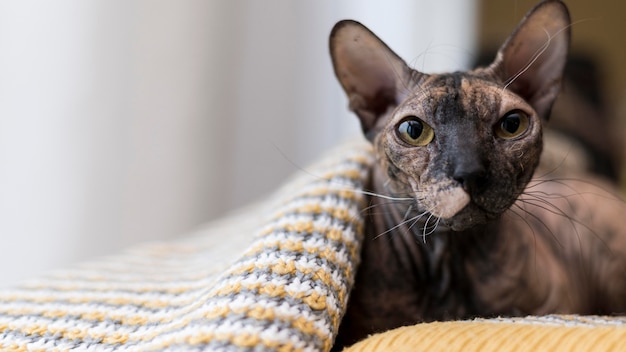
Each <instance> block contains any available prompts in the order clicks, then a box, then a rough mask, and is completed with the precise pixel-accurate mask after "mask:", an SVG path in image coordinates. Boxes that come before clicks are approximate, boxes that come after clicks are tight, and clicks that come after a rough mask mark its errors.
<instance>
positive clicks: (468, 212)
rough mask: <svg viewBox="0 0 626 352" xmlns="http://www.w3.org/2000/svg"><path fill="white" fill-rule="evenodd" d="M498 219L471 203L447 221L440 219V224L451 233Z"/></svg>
mask: <svg viewBox="0 0 626 352" xmlns="http://www.w3.org/2000/svg"><path fill="white" fill-rule="evenodd" d="M497 217H498V214H495V213H490V212H486V211H484V210H481V209H479V208H478V207H477V206H476V205H475V204H473V203H471V204H469V205H467V206H466V207H465V208H463V209H462V210H461V211H459V212H458V213H457V214H456V215H454V216H453V217H451V218H448V219H443V218H442V219H441V220H440V224H441V225H443V226H445V227H447V228H449V229H450V230H452V231H457V232H458V231H464V230H467V229H469V228H472V227H474V226H477V225H482V224H486V223H488V222H489V221H491V220H493V219H495V218H497Z"/></svg>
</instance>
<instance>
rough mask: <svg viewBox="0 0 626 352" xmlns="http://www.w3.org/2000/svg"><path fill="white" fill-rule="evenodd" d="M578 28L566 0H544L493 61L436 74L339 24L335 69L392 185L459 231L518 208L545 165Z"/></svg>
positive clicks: (355, 27)
mask: <svg viewBox="0 0 626 352" xmlns="http://www.w3.org/2000/svg"><path fill="white" fill-rule="evenodd" d="M569 26H570V17H569V13H568V10H567V8H566V6H565V5H564V4H563V3H562V2H561V1H557V0H548V1H544V2H541V3H540V4H538V5H537V6H535V7H534V8H533V9H532V10H530V11H529V13H528V14H527V15H526V17H524V19H523V20H522V21H521V23H520V24H519V25H518V26H517V28H516V29H515V30H514V32H513V33H512V34H511V36H510V37H509V38H508V39H507V40H506V41H505V42H504V44H503V45H502V47H501V48H500V50H499V51H498V53H497V56H496V58H495V60H494V62H493V63H492V64H491V65H490V66H488V67H486V68H479V69H475V70H473V71H468V72H455V73H448V74H426V73H422V72H418V71H416V70H413V69H411V68H409V67H408V66H407V64H406V63H405V62H404V61H403V60H402V59H401V58H399V57H398V56H397V55H396V54H395V53H394V52H393V51H392V50H391V49H389V47H387V46H386V45H385V44H384V43H383V42H382V41H381V40H380V39H379V38H378V37H376V36H375V35H374V34H373V33H372V32H370V31H369V30H368V29H367V28H366V27H364V26H363V25H361V24H360V23H358V22H354V21H341V22H339V23H337V24H336V25H335V27H334V28H333V31H332V33H331V36H330V52H331V57H332V61H333V65H334V69H335V74H336V75H337V78H338V79H339V82H340V83H341V85H342V87H343V88H344V90H345V91H346V93H347V95H348V99H349V102H350V109H351V110H352V111H354V112H355V113H356V114H357V115H358V117H359V119H360V121H361V126H362V128H363V132H364V134H365V135H366V137H367V138H368V139H369V140H370V141H371V142H372V143H373V144H374V147H375V149H376V151H377V154H378V159H379V167H380V168H381V171H382V173H383V174H384V175H385V176H386V177H388V180H387V181H386V182H385V187H386V188H387V191H388V192H390V193H395V194H396V195H401V196H406V195H407V194H410V195H411V196H412V197H414V198H415V200H416V203H417V206H418V208H419V210H421V211H428V212H430V213H431V214H432V215H434V216H436V217H438V218H441V221H442V223H443V224H445V225H447V226H449V227H451V228H452V229H454V230H462V229H464V228H467V227H470V226H473V225H475V224H477V223H481V222H485V221H487V220H488V219H491V218H494V217H497V216H498V215H500V214H501V213H502V212H504V211H505V210H506V209H508V208H509V207H510V206H511V205H512V204H513V202H514V201H515V200H516V199H517V197H518V196H519V195H520V194H521V193H522V192H523V190H524V188H525V186H526V185H527V183H528V181H529V180H530V178H531V176H532V174H533V171H534V169H535V167H536V166H537V163H538V161H539V156H540V154H541V148H542V142H541V124H542V122H543V121H545V120H546V119H547V118H548V115H549V113H550V108H551V106H552V103H553V101H554V99H555V98H556V96H557V94H558V92H559V89H560V83H561V76H562V72H563V67H564V65H565V60H566V56H567V51H568V46H569V37H570V33H569Z"/></svg>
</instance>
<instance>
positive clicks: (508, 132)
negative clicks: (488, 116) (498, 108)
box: [495, 110, 529, 139]
mask: <svg viewBox="0 0 626 352" xmlns="http://www.w3.org/2000/svg"><path fill="white" fill-rule="evenodd" d="M528 121H529V119H528V115H527V114H526V113H525V112H523V111H520V110H513V111H509V112H507V113H506V114H505V115H504V116H503V117H502V118H501V119H500V120H499V121H498V124H497V125H496V129H495V133H496V136H498V137H500V138H502V139H513V138H515V137H517V136H520V135H521V134H522V133H524V132H526V130H527V129H528V125H529V123H528Z"/></svg>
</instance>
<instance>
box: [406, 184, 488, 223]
mask: <svg viewBox="0 0 626 352" xmlns="http://www.w3.org/2000/svg"><path fill="white" fill-rule="evenodd" d="M420 193H421V194H422V195H425V194H428V196H427V197H422V198H421V200H420V201H419V202H418V203H420V205H421V207H423V209H424V210H426V211H427V212H428V213H430V214H432V216H434V217H436V218H438V219H439V221H438V223H439V225H443V226H445V227H448V228H450V229H451V230H453V231H462V230H465V229H467V228H470V227H472V226H475V225H477V224H481V223H486V222H488V221H489V220H492V219H494V218H496V217H497V216H498V215H499V213H498V212H494V211H492V210H490V209H487V208H485V207H484V206H481V205H480V204H479V203H477V202H476V201H474V200H473V199H472V197H471V195H470V194H469V193H468V192H467V191H465V190H464V189H463V187H461V186H456V185H453V184H448V185H447V186H445V187H438V188H437V189H436V190H433V189H431V190H429V191H427V192H420ZM416 194H417V192H416Z"/></svg>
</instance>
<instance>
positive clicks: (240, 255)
mask: <svg viewBox="0 0 626 352" xmlns="http://www.w3.org/2000/svg"><path fill="white" fill-rule="evenodd" d="M371 163H372V155H371V150H370V148H369V146H368V145H366V144H365V143H361V142H359V143H352V144H347V145H344V146H342V147H341V148H340V149H339V150H335V151H334V152H333V153H331V154H330V155H329V156H327V157H326V158H324V159H323V160H322V161H321V162H320V163H318V164H316V165H314V166H312V167H310V168H307V173H306V174H302V175H299V176H297V177H295V178H294V179H293V180H292V181H290V182H289V183H288V184H287V185H286V186H284V187H283V188H281V189H280V190H278V191H277V192H276V193H275V194H274V195H273V196H272V197H269V198H268V199H267V200H264V201H263V202H262V203H260V204H256V205H254V206H252V207H250V208H246V209H242V210H241V211H239V212H238V213H235V214H233V215H231V216H228V217H225V218H224V219H222V220H220V221H218V222H215V223H212V224H210V225H208V226H207V227H206V228H204V229H201V230H200V231H198V233H196V234H192V235H190V236H189V237H187V238H185V239H179V240H173V241H168V242H160V243H148V244H144V245H141V246H138V247H136V248H131V249H129V250H127V251H124V252H123V253H120V254H119V255H115V256H110V257H106V258H102V259H100V260H94V261H92V262H87V263H83V264H80V265H76V266H74V267H72V268H69V269H64V270H59V271H56V272H52V273H50V274H49V275H46V276H44V277H41V278H38V279H34V280H30V281H27V282H25V283H24V284H23V285H20V286H19V287H16V288H13V289H6V290H2V291H0V351H67V350H77V351H168V350H169V351H200V350H219V351H243V350H245V351H328V350H329V349H330V348H331V347H332V344H333V340H334V337H335V336H336V333H337V329H338V327H339V323H340V321H341V318H342V316H343V313H344V311H345V307H346V303H347V300H348V296H349V292H350V289H351V287H352V284H353V281H354V276H355V271H356V268H357V265H358V262H359V250H360V242H361V239H362V230H363V219H362V216H361V214H362V213H361V209H363V207H364V204H363V203H364V201H365V197H364V196H363V195H362V193H360V192H359V190H361V189H363V185H364V182H365V181H366V179H367V177H368V169H369V167H370V165H371ZM625 323H626V322H625V321H624V320H620V319H608V318H606V319H600V318H597V319H593V318H591V317H589V318H585V319H582V317H559V316H554V317H544V318H541V319H539V318H536V319H535V318H532V317H529V318H526V319H517V320H505V319H500V320H477V321H472V322H450V323H448V324H453V325H446V326H444V328H443V330H441V326H439V330H436V329H435V328H436V327H438V326H437V325H436V324H435V323H433V324H421V325H417V326H414V327H408V328H420V329H422V330H419V332H417V333H413V332H411V331H410V330H409V333H408V334H407V333H406V330H403V331H405V332H404V335H403V332H402V331H399V332H389V334H388V333H385V334H382V335H380V336H374V337H372V338H370V339H371V340H372V343H368V341H369V340H370V339H368V340H365V341H364V342H362V343H361V344H360V345H357V346H354V347H355V348H359V349H363V350H372V351H373V350H376V348H382V350H387V348H391V347H392V346H393V348H392V349H394V350H420V349H421V348H420V347H418V346H419V344H420V343H424V344H425V345H423V348H424V349H428V350H431V351H433V350H434V351H436V350H455V349H452V348H453V347H454V346H455V345H454V342H455V341H456V344H457V345H458V344H459V343H460V344H461V345H459V346H458V347H459V348H460V349H459V350H486V349H485V347H486V346H495V349H496V350H497V349H498V348H499V347H501V346H502V343H504V340H506V341H508V342H509V345H510V343H511V341H518V342H519V343H518V347H520V348H518V349H517V350H525V349H523V347H524V346H526V347H528V344H527V343H526V342H528V341H534V340H532V336H536V337H537V336H539V337H542V336H543V337H545V336H544V335H545V334H546V333H545V331H548V332H549V331H551V330H549V329H548V327H550V328H555V327H556V328H558V329H560V331H561V334H553V335H551V336H558V337H559V338H558V341H557V342H556V343H555V344H553V345H550V346H557V347H558V346H560V345H561V344H563V346H574V347H576V346H578V347H581V348H584V349H581V350H592V348H591V347H593V346H600V347H602V350H608V349H609V347H610V348H613V349H614V350H619V349H620V348H624V349H625V350H626V342H625V341H626V327H625V325H624V324H625ZM454 324H461V325H454ZM463 324H465V325H463ZM507 326H510V327H515V328H516V329H517V330H515V334H513V335H511V334H508V335H507V334H505V333H495V332H496V331H501V330H494V329H495V328H496V327H497V328H498V329H503V328H504V327H507ZM537 326H545V327H546V329H545V331H544V332H541V331H539V332H537V330H536V327H537ZM469 327H474V328H473V329H470V328H469ZM491 327H493V328H491ZM524 327H527V328H526V329H525V328H524ZM428 328H433V329H435V330H436V333H435V332H433V331H435V330H432V329H431V330H429V329H428ZM574 328H576V329H583V331H587V332H589V333H587V334H583V333H580V330H573V329H574ZM533 329H534V330H533ZM393 333H395V334H396V335H390V334H393ZM398 334H399V335H398ZM398 336H404V337H403V338H399V337H398ZM407 336H408V337H407ZM481 336H482V339H481ZM498 336H501V337H502V338H500V339H499V338H498ZM511 336H517V337H518V338H517V339H511ZM580 336H583V337H584V336H591V337H593V339H591V340H590V339H589V338H587V339H584V340H583V342H580V341H581V339H580V338H579V337H580ZM433 337H435V338H434V340H433V339H432V338H433ZM429 338H430V339H429ZM568 338H569V341H570V342H571V341H572V339H574V342H576V343H573V344H567V345H565V342H564V341H566V340H567V339H568ZM446 339H450V340H449V341H448V340H446ZM403 341H404V342H405V343H404V344H403V343H402V342H403ZM429 341H430V342H429ZM464 341H466V342H465V343H464ZM480 341H483V342H482V344H477V342H480ZM484 341H489V343H491V344H487V342H484ZM520 341H521V342H520ZM594 341H595V342H598V341H604V342H607V343H608V347H607V343H605V344H603V345H598V344H597V343H595V344H594ZM472 343H473V345H475V346H477V347H481V346H482V349H481V348H477V349H471V348H470V347H471V346H472ZM585 343H586V344H585ZM398 344H400V345H398ZM407 344H410V347H409V345H407ZM437 346H440V347H441V348H440V349H438V348H437ZM533 346H534V347H533ZM531 347H533V348H535V347H537V345H536V344H535V345H532V346H531ZM526 350H529V349H526Z"/></svg>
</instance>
